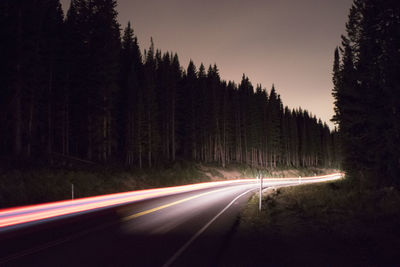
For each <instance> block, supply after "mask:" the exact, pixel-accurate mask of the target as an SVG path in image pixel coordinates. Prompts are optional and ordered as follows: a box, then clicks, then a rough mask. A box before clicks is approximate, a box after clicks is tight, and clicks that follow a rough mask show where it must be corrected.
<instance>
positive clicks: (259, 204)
mask: <svg viewBox="0 0 400 267" xmlns="http://www.w3.org/2000/svg"><path fill="white" fill-rule="evenodd" d="M259 177H260V200H259V202H258V210H260V211H261V200H262V180H263V178H262V177H261V173H259Z"/></svg>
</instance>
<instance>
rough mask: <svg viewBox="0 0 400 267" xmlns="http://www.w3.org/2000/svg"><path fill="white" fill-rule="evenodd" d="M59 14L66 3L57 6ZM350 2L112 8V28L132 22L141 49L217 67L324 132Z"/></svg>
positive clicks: (166, 2)
mask: <svg viewBox="0 0 400 267" xmlns="http://www.w3.org/2000/svg"><path fill="white" fill-rule="evenodd" d="M61 3H62V4H63V7H64V10H66V9H67V8H68V7H69V3H70V0H61ZM351 3H352V0H334V1H331V0H302V1H298V0H246V1H245V0H241V1H239V0H218V1H216V0H202V1H196V0H118V7H117V10H118V12H119V22H120V23H121V26H122V27H125V26H126V24H127V22H128V21H131V23H132V26H133V29H134V31H135V34H136V35H137V37H138V40H139V44H140V48H141V49H142V50H144V49H147V48H148V47H149V44H150V37H153V39H154V43H155V46H156V48H159V49H161V50H162V51H163V52H166V51H173V52H177V53H178V55H179V58H180V61H181V64H182V65H183V66H184V67H185V68H186V67H187V64H188V62H189V60H190V59H192V60H193V61H194V63H195V64H196V66H197V67H198V66H199V65H200V63H201V62H203V63H204V65H205V66H206V68H207V66H208V65H209V64H214V63H216V64H217V66H218V68H219V70H220V75H221V78H222V79H224V80H233V81H235V82H237V83H239V82H240V80H241V77H242V74H243V73H245V74H246V75H247V76H249V78H250V80H251V82H252V83H253V85H254V86H255V85H256V84H257V83H261V84H262V86H263V87H265V88H267V89H268V90H269V89H270V88H271V85H272V83H274V84H275V88H276V89H277V91H278V93H279V94H280V95H281V97H282V101H283V103H284V105H288V106H289V107H291V108H296V107H299V106H301V107H302V108H303V109H307V110H309V111H310V112H311V113H313V114H315V115H316V116H317V117H320V118H321V119H322V120H323V121H325V122H327V123H328V125H330V126H331V127H332V126H333V124H332V123H331V122H330V121H329V120H330V118H331V117H332V115H333V98H332V96H331V90H332V75H331V73H332V64H333V51H334V49H335V47H336V46H337V45H339V44H340V35H341V34H343V33H344V31H345V22H346V21H347V15H348V11H349V8H350V6H351Z"/></svg>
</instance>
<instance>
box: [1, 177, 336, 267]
mask: <svg viewBox="0 0 400 267" xmlns="http://www.w3.org/2000/svg"><path fill="white" fill-rule="evenodd" d="M340 177H341V174H332V175H328V176H320V177H310V178H292V179H290V178H287V179H286V178H285V179H283V178H279V179H263V188H266V187H271V186H274V187H281V186H289V185H297V184H304V183H315V182H322V181H327V180H334V179H339V178H340ZM259 188H260V183H259V181H257V180H255V179H243V180H232V181H222V182H210V183H200V184H194V185H187V186H178V187H169V188H160V189H151V190H141V191H134V192H127V193H120V194H111V195H105V196H97V197H91V198H84V199H76V200H68V201H60V202H55V203H47V204H41V205H33V206H27V207H21V208H13V209H6V210H0V246H1V249H0V266H215V265H218V264H219V260H220V257H221V255H223V253H224V248H225V247H226V246H227V244H228V243H229V241H230V237H231V236H232V231H234V229H235V225H236V224H237V223H238V215H239V212H240V209H241V208H242V207H243V206H244V204H246V202H247V201H248V199H249V197H250V196H251V195H252V194H254V193H255V192H258V190H259Z"/></svg>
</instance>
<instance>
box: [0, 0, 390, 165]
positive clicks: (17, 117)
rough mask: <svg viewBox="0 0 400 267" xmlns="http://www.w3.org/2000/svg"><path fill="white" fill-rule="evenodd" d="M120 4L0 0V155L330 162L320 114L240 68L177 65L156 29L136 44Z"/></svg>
mask: <svg viewBox="0 0 400 267" xmlns="http://www.w3.org/2000/svg"><path fill="white" fill-rule="evenodd" d="M116 4H117V3H116V0H91V1H88V0H72V2H71V6H70V9H69V11H68V13H67V15H66V17H65V18H64V16H63V13H62V9H61V6H60V3H59V1H57V0H3V1H1V3H0V20H1V23H0V25H1V26H0V27H1V29H0V30H1V33H2V36H6V38H4V39H3V41H2V42H1V44H0V45H1V51H2V52H3V54H2V61H1V66H0V67H1V73H2V75H1V81H0V82H1V85H2V90H1V98H0V101H1V103H0V123H1V130H0V137H1V138H0V151H1V154H2V156H4V157H7V158H10V157H11V156H13V157H14V158H17V159H18V158H24V159H32V158H35V159H40V160H48V161H49V162H50V163H51V162H54V160H55V158H59V157H60V155H64V156H65V157H70V158H72V157H73V158H74V159H82V160H85V161H91V162H101V163H104V164H111V163H118V164H124V165H126V166H137V167H140V168H142V167H145V166H147V167H152V166H154V165H156V166H157V165H162V164H164V163H168V162H173V161H176V160H178V159H184V160H194V161H201V162H214V163H219V164H220V165H222V166H225V165H226V164H228V163H233V162H238V163H245V164H249V165H252V166H256V167H276V166H288V167H291V166H295V167H308V166H330V167H334V166H336V165H337V163H336V162H337V160H338V151H337V150H336V143H337V133H336V132H335V131H334V132H331V131H330V130H329V128H328V126H327V125H326V124H323V123H322V122H321V121H320V120H317V119H316V117H315V116H312V115H311V114H310V113H308V112H307V111H303V110H301V109H298V110H290V109H289V108H287V107H284V106H283V104H282V101H281V99H280V96H279V94H278V93H277V92H276V90H275V88H274V87H272V89H271V91H270V92H269V93H267V91H266V90H265V89H263V88H262V87H261V85H257V86H256V88H254V87H253V85H252V84H251V82H250V81H249V79H248V77H246V76H245V75H243V77H242V81H241V83H240V84H238V85H237V84H235V83H233V82H226V81H223V80H221V78H220V75H219V70H218V67H217V66H216V65H214V66H209V67H208V70H206V68H205V67H204V66H203V64H201V65H200V67H199V69H197V68H196V66H195V64H194V63H193V62H192V61H191V62H190V63H189V66H188V67H187V69H186V70H184V69H183V68H182V67H181V65H180V62H179V58H178V55H177V54H173V53H169V52H167V53H161V51H159V50H156V49H155V47H154V43H153V40H152V41H151V46H150V48H149V49H148V50H147V52H145V53H144V54H143V55H142V53H141V52H140V49H139V46H138V41H137V38H136V36H135V34H134V31H133V29H132V27H131V25H130V24H128V26H127V27H126V28H125V30H124V31H123V35H122V38H121V36H120V26H119V24H118V22H117V12H116V10H115V7H116ZM351 62H352V61H351ZM393 64H395V62H393ZM55 155H57V157H56V156H55Z"/></svg>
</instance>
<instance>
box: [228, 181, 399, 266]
mask: <svg viewBox="0 0 400 267" xmlns="http://www.w3.org/2000/svg"><path fill="white" fill-rule="evenodd" d="M358 189H359V188H358V187H355V185H354V184H352V183H351V182H349V181H348V180H347V179H344V180H340V181H337V182H329V183H321V184H311V185H300V186H295V187H285V188H280V189H277V190H270V191H269V192H268V193H265V194H264V197H263V201H262V210H261V211H259V210H258V196H253V197H252V198H251V199H250V201H249V202H248V205H247V208H246V209H244V210H243V211H242V213H241V218H240V224H239V227H238V229H237V233H236V235H235V237H234V240H235V241H234V242H232V245H231V248H230V249H229V250H228V252H229V255H242V256H241V257H233V259H229V258H226V259H225V261H224V262H225V264H226V265H227V266H228V265H229V266H232V265H233V266H240V265H241V264H246V265H249V262H248V260H247V262H246V261H243V260H242V259H244V258H246V259H249V258H250V259H251V260H250V265H257V264H258V265H259V264H260V263H263V265H268V264H269V265H273V266H282V265H285V266H294V265H296V266H302V265H308V266H395V265H398V264H399V263H400V260H399V259H398V258H397V257H398V250H399V248H400V230H399V227H400V192H399V191H398V190H396V189H395V188H392V187H388V188H382V189H379V190H377V189H375V190H373V189H363V190H358ZM249 248H251V249H249ZM238 253H241V254H238ZM272 255H273V256H272ZM271 256H272V257H271ZM251 261H253V262H251Z"/></svg>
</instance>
